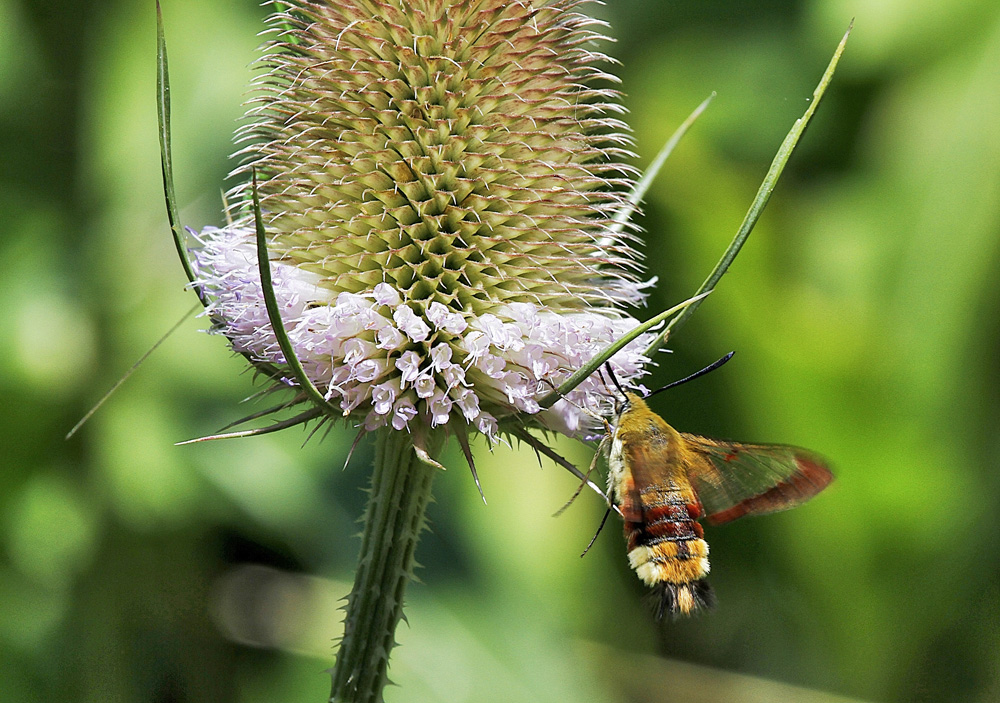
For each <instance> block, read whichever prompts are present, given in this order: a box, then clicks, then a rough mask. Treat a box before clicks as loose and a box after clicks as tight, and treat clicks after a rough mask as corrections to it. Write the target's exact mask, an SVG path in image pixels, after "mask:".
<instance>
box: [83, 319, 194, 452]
mask: <svg viewBox="0 0 1000 703" xmlns="http://www.w3.org/2000/svg"><path fill="white" fill-rule="evenodd" d="M200 307H201V306H200V305H195V306H194V307H193V308H191V309H190V310H188V311H187V312H186V313H184V316H183V317H181V319H179V320H178V321H177V322H175V323H174V325H173V327H171V328H170V329H169V330H167V332H166V334H164V335H163V336H162V337H160V338H159V339H158V340H156V344H154V345H153V346H151V347H150V348H149V350H148V351H147V352H146V353H145V354H143V355H142V356H140V357H139V360H138V361H136V362H135V363H134V364H132V366H131V367H130V368H129V370H128V371H126V372H125V374H124V375H123V376H122V377H121V378H119V379H118V381H117V382H116V383H115V385H113V386H111V390H109V391H108V392H107V393H105V394H104V395H103V396H101V399H100V400H99V401H97V402H96V403H95V404H94V407H92V408H91V409H90V410H88V411H87V414H86V415H84V416H83V417H81V418H80V421H79V422H77V423H76V424H75V425H73V429H71V430H70V431H69V432H67V433H66V437H65V439H70V438H71V437H72V436H73V435H75V434H76V433H77V432H78V431H79V430H80V428H81V427H83V426H84V425H85V424H86V423H87V420H89V419H90V418H91V417H93V416H94V413H96V412H97V411H98V410H100V409H101V406H102V405H104V403H105V401H107V399H108V398H110V397H111V396H112V395H114V393H115V391H117V390H118V389H119V388H121V386H122V384H123V383H125V381H127V380H128V379H129V377H130V376H131V375H132V374H133V373H135V370H136V369H138V368H139V367H140V366H141V365H142V363H143V362H144V361H146V359H148V358H149V356H150V354H152V353H153V352H155V351H156V350H157V348H159V346H160V345H161V344H163V343H164V342H165V341H167V338H168V337H169V336H170V335H172V334H173V333H174V332H176V331H177V328H179V327H180V326H181V325H182V324H184V321H185V320H186V319H188V318H189V317H191V316H192V315H193V314H194V313H195V312H197V310H198V309H199V308H200Z"/></svg>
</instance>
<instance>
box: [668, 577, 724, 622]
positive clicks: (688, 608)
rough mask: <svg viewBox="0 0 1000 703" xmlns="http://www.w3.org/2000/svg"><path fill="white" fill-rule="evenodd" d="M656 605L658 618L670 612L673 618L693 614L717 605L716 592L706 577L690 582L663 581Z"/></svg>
mask: <svg viewBox="0 0 1000 703" xmlns="http://www.w3.org/2000/svg"><path fill="white" fill-rule="evenodd" d="M658 590H659V598H658V603H657V606H656V619H657V620H662V619H663V616H664V615H667V614H669V615H670V617H671V619H675V620H676V619H677V618H678V617H679V616H681V615H693V614H694V613H697V612H698V611H701V610H709V609H710V608H713V607H714V606H715V592H714V591H713V590H712V587H711V585H709V583H708V581H706V580H705V579H699V580H698V581H692V582H690V583H663V584H661V585H660V588H659V589H658Z"/></svg>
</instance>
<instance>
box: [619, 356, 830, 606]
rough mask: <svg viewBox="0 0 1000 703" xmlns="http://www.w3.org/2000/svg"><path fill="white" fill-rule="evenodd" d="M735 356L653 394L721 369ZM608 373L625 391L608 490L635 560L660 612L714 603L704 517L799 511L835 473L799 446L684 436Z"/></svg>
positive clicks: (716, 518)
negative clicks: (655, 598)
mask: <svg viewBox="0 0 1000 703" xmlns="http://www.w3.org/2000/svg"><path fill="white" fill-rule="evenodd" d="M731 356H732V354H731V353H730V354H729V355H728V356H726V357H724V358H722V359H720V360H719V361H717V362H716V363H715V364H712V365H711V366H709V367H707V368H705V369H702V370H701V371H699V372H697V373H695V374H692V375H691V376H688V377H687V378H684V379H681V380H680V381H675V382H674V383H671V384H669V385H667V386H665V387H664V388H661V389H659V390H657V391H654V392H655V393H658V392H660V391H661V390H666V389H667V388H672V387H674V386H677V385H680V384H681V383H684V382H686V381H689V380H691V379H693V378H696V377H698V376H700V375H702V374H704V373H707V372H708V371H711V370H712V369H715V368H718V367H719V366H721V365H722V364H723V363H725V362H726V361H728V360H729V358H730V357H731ZM609 370H610V369H609ZM611 378H612V380H613V381H614V384H615V386H616V387H617V388H618V390H619V392H620V393H621V395H622V397H621V398H620V399H618V400H616V407H615V422H614V425H613V427H611V428H610V435H609V438H606V441H607V440H609V441H610V451H609V452H608V466H609V473H608V489H609V494H610V497H611V498H612V499H613V500H614V502H615V504H616V505H617V506H618V509H619V510H620V511H621V514H622V517H623V518H624V521H625V538H626V540H627V543H628V560H629V565H630V566H631V567H632V568H633V569H634V570H635V572H636V574H637V575H638V576H639V578H640V579H641V580H642V581H643V582H644V583H645V584H646V585H648V586H651V587H653V588H654V589H656V590H657V591H658V594H659V603H658V611H657V617H658V618H661V617H663V615H664V614H666V613H669V614H670V615H672V616H677V615H689V614H691V613H693V612H696V611H697V610H699V609H701V608H707V607H709V606H711V604H712V603H713V601H714V597H713V594H712V589H711V587H710V586H709V584H708V582H707V581H706V580H705V578H706V576H708V571H709V564H708V543H707V542H706V541H705V539H704V531H703V530H702V527H701V525H700V524H699V522H698V520H699V519H701V518H704V519H706V520H707V521H708V523H709V524H712V525H719V524H722V523H725V522H729V521H730V520H735V519H736V518H738V517H742V516H744V515H761V514H765V513H772V512H776V511H779V510H786V509H788V508H792V507H794V506H796V505H799V504H800V503H803V502H805V501H807V500H809V499H810V498H812V497H813V496H814V495H816V494H817V493H819V492H820V491H821V490H823V489H824V488H825V487H826V486H827V485H828V484H829V483H830V481H832V480H833V474H832V473H830V469H829V468H828V466H827V464H826V462H825V460H824V459H823V458H822V457H820V456H819V455H818V454H815V453H813V452H811V451H808V450H806V449H801V448H799V447H792V446H786V445H781V444H744V443H741V442H724V441H720V440H716V439H709V438H707V437H699V436H698V435H693V434H687V433H685V432H678V431H677V430H675V429H674V428H673V427H671V426H670V425H668V424H667V423H666V422H665V421H664V420H663V418H661V417H660V416H659V415H657V414H656V413H655V412H653V411H652V410H650V408H649V406H648V405H647V404H646V400H645V399H644V398H642V397H640V396H639V395H638V394H636V393H632V392H628V391H625V390H623V389H622V388H621V386H620V385H619V384H618V380H617V379H616V378H615V377H614V374H613V373H612V374H611ZM649 395H652V393H651V394H649ZM649 395H647V396H646V397H647V398H648V397H649Z"/></svg>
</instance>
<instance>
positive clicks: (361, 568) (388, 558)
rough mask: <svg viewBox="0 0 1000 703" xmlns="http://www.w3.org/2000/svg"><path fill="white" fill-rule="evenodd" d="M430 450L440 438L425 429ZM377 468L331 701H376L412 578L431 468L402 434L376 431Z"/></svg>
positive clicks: (437, 445) (378, 701)
mask: <svg viewBox="0 0 1000 703" xmlns="http://www.w3.org/2000/svg"><path fill="white" fill-rule="evenodd" d="M428 440H429V443H430V444H431V446H429V447H428V453H429V454H430V455H431V456H434V455H436V454H437V453H438V451H439V450H440V448H441V445H442V443H443V436H441V433H431V436H430V437H429V438H428ZM375 442H376V444H375V467H374V471H373V472H372V483H371V494H370V495H369V498H368V507H367V509H366V511H365V517H364V533H363V536H362V542H361V556H360V559H359V562H358V570H357V574H356V575H355V579H354V588H353V589H352V590H351V594H350V596H348V599H347V617H346V618H345V621H344V638H343V640H342V641H341V643H340V649H339V651H338V652H337V663H336V665H335V666H334V668H333V689H332V691H331V694H330V701H331V703H381V701H382V689H383V688H384V687H385V685H386V683H387V682H388V677H387V675H386V672H387V668H388V662H389V653H390V652H391V651H392V648H393V646H394V645H395V644H396V639H395V632H396V625H397V624H398V623H399V620H400V618H401V617H402V615H403V594H404V592H405V590H406V584H407V583H408V582H409V581H410V578H411V577H412V575H413V567H414V563H415V562H414V559H413V554H414V551H415V550H416V546H417V540H418V538H419V536H420V532H421V531H422V530H423V528H424V511H425V510H426V509H427V504H428V502H429V501H430V497H431V482H432V481H433V479H434V474H435V472H436V471H437V469H435V468H434V467H432V466H430V465H428V464H426V463H424V462H422V461H421V460H420V459H418V458H417V455H416V452H415V451H414V447H413V441H412V438H411V436H410V435H409V434H408V433H407V432H397V431H394V430H393V429H392V428H383V429H380V430H378V431H376V440H375Z"/></svg>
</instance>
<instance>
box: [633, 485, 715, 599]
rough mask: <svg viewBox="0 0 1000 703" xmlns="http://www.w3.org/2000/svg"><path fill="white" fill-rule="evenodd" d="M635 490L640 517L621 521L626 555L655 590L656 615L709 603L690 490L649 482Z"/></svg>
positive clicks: (697, 511)
mask: <svg viewBox="0 0 1000 703" xmlns="http://www.w3.org/2000/svg"><path fill="white" fill-rule="evenodd" d="M639 495H640V499H641V506H642V507H641V520H637V521H631V520H626V521H625V538H626V540H627V541H628V550H629V551H628V560H629V565H630V566H631V567H632V568H633V569H635V572H636V574H637V575H638V576H639V578H640V579H642V581H643V583H645V584H646V585H647V586H652V587H654V588H656V589H658V590H659V592H660V602H659V606H658V609H659V613H658V615H659V616H660V617H662V616H663V615H664V614H665V613H670V614H671V615H676V614H682V615H688V614H690V613H691V612H693V611H696V610H698V609H699V608H703V607H707V606H709V605H710V604H711V602H712V592H711V588H710V587H709V585H708V582H707V581H705V580H704V579H705V577H706V576H707V575H708V571H709V564H708V543H707V542H705V540H704V539H703V536H704V532H703V531H702V528H701V525H699V524H698V522H697V519H698V518H699V517H700V516H701V507H700V506H699V504H698V501H697V498H695V496H694V493H693V491H691V489H690V488H686V489H685V488H680V487H669V488H662V487H657V486H649V487H646V488H645V489H644V490H641V491H640V494H639Z"/></svg>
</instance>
